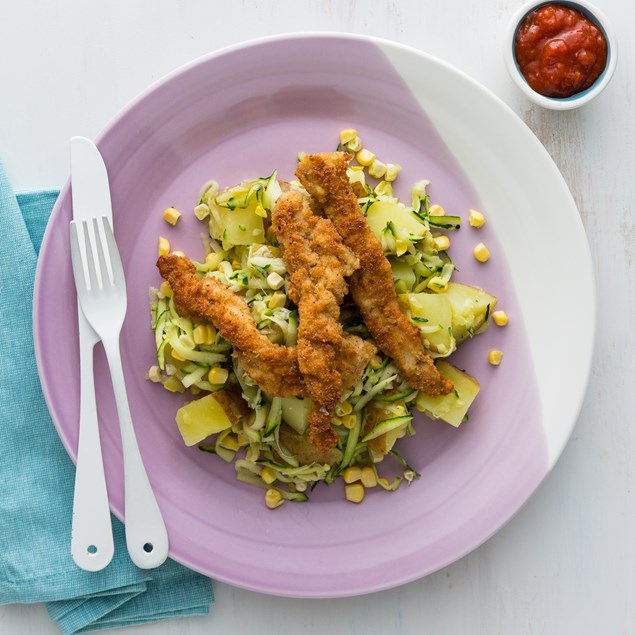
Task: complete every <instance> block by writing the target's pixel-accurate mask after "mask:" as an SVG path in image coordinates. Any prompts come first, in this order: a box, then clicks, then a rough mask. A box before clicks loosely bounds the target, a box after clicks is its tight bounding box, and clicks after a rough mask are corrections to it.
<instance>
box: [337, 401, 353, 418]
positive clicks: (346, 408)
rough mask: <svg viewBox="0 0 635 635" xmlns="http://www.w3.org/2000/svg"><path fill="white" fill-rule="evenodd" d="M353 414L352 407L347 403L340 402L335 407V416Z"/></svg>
mask: <svg viewBox="0 0 635 635" xmlns="http://www.w3.org/2000/svg"><path fill="white" fill-rule="evenodd" d="M351 412H353V406H351V404H350V403H349V402H348V401H342V402H341V403H338V404H337V406H335V414H336V415H338V416H339V417H343V416H345V415H349V414H351Z"/></svg>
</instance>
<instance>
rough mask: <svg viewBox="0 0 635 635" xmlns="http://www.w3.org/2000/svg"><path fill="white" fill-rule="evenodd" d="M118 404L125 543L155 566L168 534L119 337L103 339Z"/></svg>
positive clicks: (137, 558)
mask: <svg viewBox="0 0 635 635" xmlns="http://www.w3.org/2000/svg"><path fill="white" fill-rule="evenodd" d="M102 342H103V345H104V349H105V351H106V357H107V358H108V366H109V367H110V374H111V377H112V386H113V390H114V393H115V401H116V403H117V414H118V415H119V426H120V429H121V442H122V448H123V465H124V485H125V517H126V518H125V525H126V545H127V547H128V553H129V554H130V558H131V559H132V561H133V562H134V563H135V564H136V565H137V566H138V567H140V568H141V569H152V568H154V567H158V566H159V565H160V564H162V563H163V562H165V560H166V558H167V557H168V534H167V531H166V528H165V523H164V521H163V516H162V515H161V510H160V509H159V505H158V503H157V500H156V498H155V496H154V492H153V491H152V487H151V486H150V481H149V480H148V475H147V473H146V470H145V467H144V465H143V459H142V458H141V453H140V452H139V446H138V444H137V438H136V436H135V432H134V427H133V425H132V417H131V415H130V406H129V405H128V397H127V394H126V386H125V382H124V375H123V367H122V365H121V352H120V349H119V336H118V335H117V336H116V337H113V338H112V339H111V338H104V339H103V340H102Z"/></svg>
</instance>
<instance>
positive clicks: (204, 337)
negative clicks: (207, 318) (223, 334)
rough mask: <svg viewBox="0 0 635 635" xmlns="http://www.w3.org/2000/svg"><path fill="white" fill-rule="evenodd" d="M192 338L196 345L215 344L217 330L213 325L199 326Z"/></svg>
mask: <svg viewBox="0 0 635 635" xmlns="http://www.w3.org/2000/svg"><path fill="white" fill-rule="evenodd" d="M192 336H193V339H194V343H195V344H214V343H215V342H216V329H215V328H214V327H213V326H212V325H211V324H199V325H198V326H197V327H196V328H195V329H194V331H193V332H192Z"/></svg>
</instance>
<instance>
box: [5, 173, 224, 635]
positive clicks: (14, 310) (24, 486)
mask: <svg viewBox="0 0 635 635" xmlns="http://www.w3.org/2000/svg"><path fill="white" fill-rule="evenodd" d="M57 195H58V192H57V191H52V190H48V191H41V192H32V193H26V194H18V195H17V196H16V195H14V193H13V191H12V190H11V187H10V185H9V182H8V181H7V178H6V176H5V174H4V171H3V168H2V164H0V293H1V296H2V302H0V351H1V353H0V604H11V603H23V602H47V608H48V611H49V614H50V616H51V618H52V619H54V620H55V621H56V622H57V623H58V624H59V626H60V628H61V629H62V631H63V632H64V633H69V634H70V633H83V632H86V631H90V630H100V629H105V628H115V627H124V626H128V625H133V624H141V623H146V622H154V621H157V620H162V619H166V618H169V617H181V616H188V615H200V614H206V613H208V611H209V606H210V605H211V604H213V602H214V596H213V593H212V586H211V581H210V580H209V579H208V578H205V577H204V576H201V575H199V574H197V573H194V572H193V571H190V570H188V569H186V568H185V567H182V566H181V565H178V564H177V563H175V562H173V561H170V560H168V561H167V562H166V563H165V564H164V565H162V566H161V567H159V568H158V569H154V570H150V571H145V570H142V569H138V568H137V567H136V566H135V565H134V564H133V563H132V562H131V560H130V559H129V557H128V553H127V551H126V545H125V538H124V530H123V526H122V524H121V523H120V522H119V521H118V520H117V519H115V518H113V528H114V537H115V556H114V558H113V560H112V562H111V563H110V564H109V565H108V566H107V567H106V568H105V569H104V570H103V571H100V572H98V573H89V572H86V571H82V570H81V569H79V568H78V567H77V566H76V565H75V563H74V562H73V560H72V558H71V555H70V536H71V516H72V500H73V483H74V475H75V468H74V466H73V463H72V462H71V460H70V459H69V457H68V455H67V454H66V451H65V450H64V448H63V446H62V443H61V442H60V440H59V438H58V436H57V433H56V431H55V428H54V427H53V423H52V421H51V418H50V416H49V413H48V411H47V409H46V404H45V402H44V397H43V395H42V390H41V388H40V382H39V379H38V374H37V369H36V366H35V355H34V351H33V334H32V326H31V298H32V295H33V279H34V274H35V265H36V261H37V254H38V252H39V249H40V244H41V242H42V236H43V234H44V229H45V227H46V223H47V221H48V218H49V215H50V213H51V209H52V207H53V204H54V203H55V200H56V199H57ZM0 630H1V627H0Z"/></svg>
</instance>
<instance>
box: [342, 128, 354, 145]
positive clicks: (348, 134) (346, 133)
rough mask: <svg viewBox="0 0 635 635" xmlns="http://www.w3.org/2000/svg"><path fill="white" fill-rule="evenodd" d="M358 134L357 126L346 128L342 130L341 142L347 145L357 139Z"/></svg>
mask: <svg viewBox="0 0 635 635" xmlns="http://www.w3.org/2000/svg"><path fill="white" fill-rule="evenodd" d="M356 136H357V130H355V128H346V130H342V131H341V132H340V143H341V144H342V145H346V144H347V143H350V142H351V141H353V139H355V137H356Z"/></svg>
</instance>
